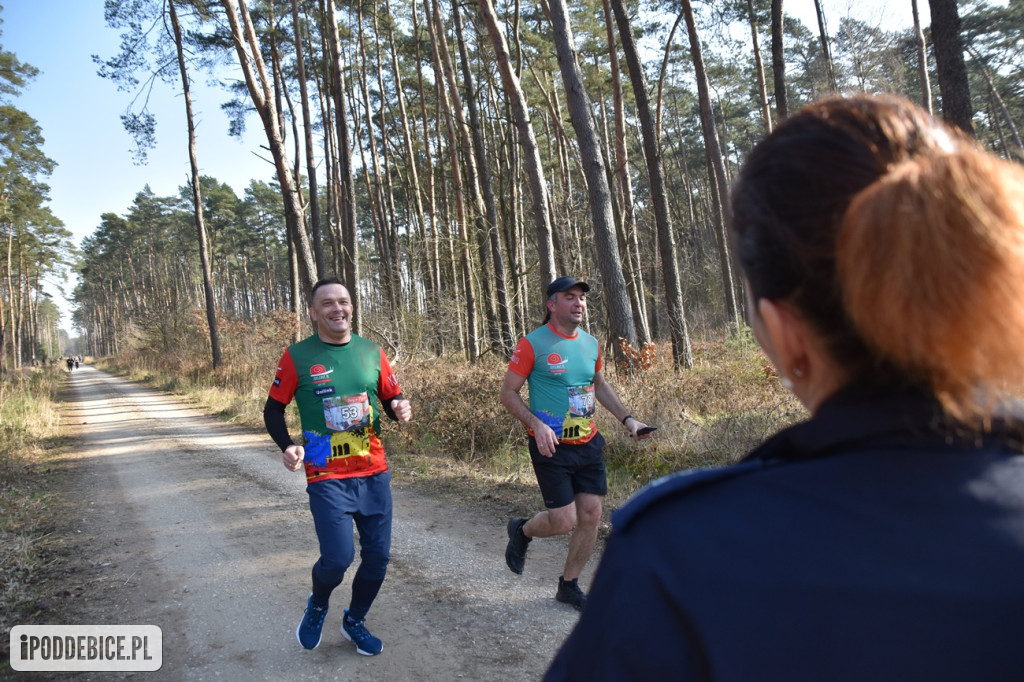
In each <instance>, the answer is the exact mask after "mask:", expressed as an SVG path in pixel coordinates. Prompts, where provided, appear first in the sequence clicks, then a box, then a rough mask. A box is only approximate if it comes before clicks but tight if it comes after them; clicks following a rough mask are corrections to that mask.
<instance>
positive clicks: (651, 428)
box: [636, 426, 658, 436]
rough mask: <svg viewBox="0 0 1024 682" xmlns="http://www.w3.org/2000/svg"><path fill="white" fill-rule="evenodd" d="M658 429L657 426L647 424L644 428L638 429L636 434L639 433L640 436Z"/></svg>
mask: <svg viewBox="0 0 1024 682" xmlns="http://www.w3.org/2000/svg"><path fill="white" fill-rule="evenodd" d="M657 430H658V427H657V426H645V427H643V428H642V429H637V431H636V435H638V436H646V435H647V434H648V433H651V432H652V431H657Z"/></svg>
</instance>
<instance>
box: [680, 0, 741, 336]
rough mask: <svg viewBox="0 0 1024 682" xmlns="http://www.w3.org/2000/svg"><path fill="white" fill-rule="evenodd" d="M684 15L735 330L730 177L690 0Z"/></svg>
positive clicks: (685, 2)
mask: <svg viewBox="0 0 1024 682" xmlns="http://www.w3.org/2000/svg"><path fill="white" fill-rule="evenodd" d="M682 3H683V12H684V14H685V19H686V30H687V33H688V34H689V36H690V54H691V55H692V57H693V69H694V76H695V78H696V79H697V96H698V98H699V99H700V119H701V129H702V130H703V132H704V147H705V149H706V151H707V156H708V165H709V166H710V170H711V175H712V179H713V181H714V186H715V188H714V190H713V193H712V197H713V198H714V199H715V201H714V210H715V214H716V217H717V220H716V223H717V225H716V234H717V236H718V248H719V263H720V266H721V268H722V287H723V293H724V294H725V301H726V312H727V314H728V316H729V322H730V323H731V325H732V327H733V331H734V332H735V333H738V332H739V308H738V306H737V303H736V294H735V287H734V286H733V275H732V259H731V258H730V257H729V242H728V239H727V238H726V236H725V226H726V225H727V224H728V222H729V219H728V210H729V181H728V179H727V178H726V174H725V161H724V160H723V159H722V147H721V145H720V144H719V142H718V131H717V129H716V127H715V116H714V112H713V111H712V108H711V94H710V88H709V86H708V80H707V72H706V71H705V69H704V55H703V52H702V50H701V45H700V39H699V38H698V36H697V24H696V21H695V20H694V16H693V7H692V6H691V5H690V0H682Z"/></svg>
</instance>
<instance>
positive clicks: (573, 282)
mask: <svg viewBox="0 0 1024 682" xmlns="http://www.w3.org/2000/svg"><path fill="white" fill-rule="evenodd" d="M573 287H579V288H580V289H583V291H585V292H586V291H590V285H589V284H587V283H586V282H584V281H583V280H579V279H576V278H575V277H569V276H568V275H564V276H562V277H559V278H558V279H556V280H555V281H554V282H552V283H551V284H549V285H548V289H547V291H548V298H551V297H552V296H554V295H555V294H557V293H558V292H559V291H569V289H572V288H573Z"/></svg>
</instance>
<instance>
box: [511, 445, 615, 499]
mask: <svg viewBox="0 0 1024 682" xmlns="http://www.w3.org/2000/svg"><path fill="white" fill-rule="evenodd" d="M529 441H530V459H531V460H533V471H534V473H536V474H537V483H538V484H539V485H540V492H541V494H542V495H543V496H544V506H545V507H547V508H548V509H558V508H559V507H564V506H566V505H568V504H572V501H573V500H574V499H575V498H576V494H577V493H591V494H593V495H601V496H604V495H606V494H607V493H608V477H607V476H606V475H605V470H604V437H603V436H602V435H601V434H600V433H598V434H596V435H595V436H594V437H593V438H591V439H590V440H589V441H587V442H586V443H584V444H583V445H565V444H563V443H559V444H558V447H556V448H555V454H554V455H553V456H552V457H545V456H544V455H542V454H540V450H538V449H537V441H536V440H535V439H534V438H533V437H532V436H531V437H530V439H529Z"/></svg>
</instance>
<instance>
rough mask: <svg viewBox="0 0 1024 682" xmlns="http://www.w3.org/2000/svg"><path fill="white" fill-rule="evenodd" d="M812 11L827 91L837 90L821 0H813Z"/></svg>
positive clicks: (834, 68)
mask: <svg viewBox="0 0 1024 682" xmlns="http://www.w3.org/2000/svg"><path fill="white" fill-rule="evenodd" d="M814 13H815V14H816V15H817V17H818V38H819V40H820V42H821V57H822V59H824V60H825V77H826V78H827V79H828V89H829V92H838V91H839V87H838V86H837V85H836V67H835V64H833V63H832V49H831V48H830V47H829V44H828V29H827V28H826V27H825V10H823V9H822V7H821V0H814Z"/></svg>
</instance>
